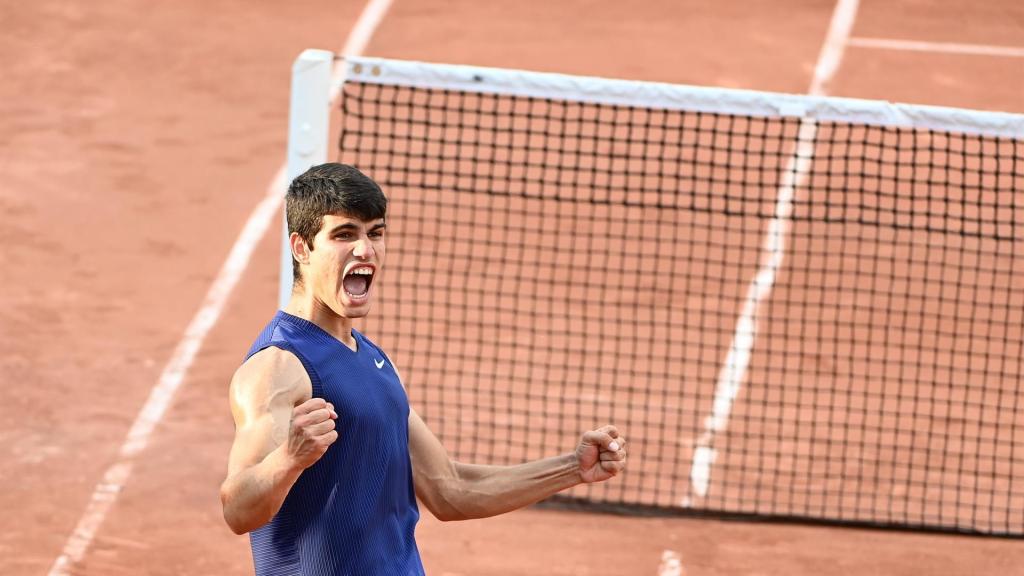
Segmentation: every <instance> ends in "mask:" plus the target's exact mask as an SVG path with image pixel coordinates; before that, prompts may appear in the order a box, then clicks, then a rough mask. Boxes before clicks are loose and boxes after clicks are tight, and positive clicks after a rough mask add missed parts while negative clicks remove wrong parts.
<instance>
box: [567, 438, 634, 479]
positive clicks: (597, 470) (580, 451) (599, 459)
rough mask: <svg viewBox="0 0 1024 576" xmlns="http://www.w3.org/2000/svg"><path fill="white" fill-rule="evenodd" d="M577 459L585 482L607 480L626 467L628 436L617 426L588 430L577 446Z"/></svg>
mask: <svg viewBox="0 0 1024 576" xmlns="http://www.w3.org/2000/svg"><path fill="white" fill-rule="evenodd" d="M576 461H577V462H578V463H579V467H580V479H582V480H583V481H584V482H588V483H589V482H602V481H604V480H607V479H609V478H611V477H612V476H615V475H616V474H618V473H619V472H622V470H623V469H624V468H625V467H626V438H625V437H623V436H621V435H619V431H618V430H617V429H616V428H615V426H602V427H600V428H598V429H597V430H592V431H590V432H587V433H585V434H583V439H582V440H580V444H579V446H577V447H576Z"/></svg>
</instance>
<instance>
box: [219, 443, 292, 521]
mask: <svg viewBox="0 0 1024 576" xmlns="http://www.w3.org/2000/svg"><path fill="white" fill-rule="evenodd" d="M301 473H302V470H296V469H295V467H294V466H293V465H291V464H290V463H289V462H287V461H286V458H285V456H284V451H283V450H282V449H281V448H278V449H277V450H274V451H273V452H271V453H270V454H268V455H267V456H266V458H264V459H263V460H262V461H261V462H260V463H258V464H256V465H254V466H250V467H249V468H246V469H244V470H242V471H240V472H238V473H237V474H234V475H233V476H231V477H229V478H228V479H227V480H225V481H224V483H223V484H222V485H221V492H220V498H221V504H222V505H223V508H224V520H225V521H226V522H227V523H228V526H230V527H231V530H233V531H234V532H235V533H236V534H245V533H246V532H249V531H252V530H255V529H257V528H259V527H260V526H263V525H264V524H266V523H267V522H269V521H270V519H271V518H273V517H274V515H275V514H277V511H278V510H280V509H281V505H282V504H283V503H284V499H285V497H286V496H288V491H289V490H291V487H292V486H293V485H294V484H295V481H296V480H298V478H299V475H300V474H301Z"/></svg>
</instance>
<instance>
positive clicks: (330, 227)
mask: <svg viewBox="0 0 1024 576" xmlns="http://www.w3.org/2000/svg"><path fill="white" fill-rule="evenodd" d="M384 229H385V224H384V219H383V218H380V219H377V220H371V221H363V220H360V219H359V218H355V217H352V216H348V215H345V214H337V215H334V214H328V215H326V216H324V219H323V225H322V226H321V228H320V231H319V232H317V234H316V236H315V237H314V239H313V251H312V252H310V253H309V265H308V267H307V268H306V269H305V270H303V276H304V277H305V278H308V281H309V282H310V283H311V284H312V288H313V294H314V295H315V296H316V299H317V300H319V301H320V302H322V303H323V304H324V305H326V306H327V307H328V308H330V309H331V310H332V311H334V313H335V314H338V315H339V316H346V317H348V318H361V317H363V316H366V314H367V313H369V311H370V302H371V300H372V298H373V287H374V284H376V279H377V277H378V275H379V274H380V269H381V266H383V264H384Z"/></svg>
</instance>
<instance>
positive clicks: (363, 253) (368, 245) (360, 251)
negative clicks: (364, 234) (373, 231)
mask: <svg viewBox="0 0 1024 576" xmlns="http://www.w3.org/2000/svg"><path fill="white" fill-rule="evenodd" d="M352 255H353V256H355V257H356V258H359V259H360V260H369V259H370V258H373V255H374V251H373V243H372V242H370V239H369V238H361V239H359V241H358V242H356V246H355V248H353V249H352Z"/></svg>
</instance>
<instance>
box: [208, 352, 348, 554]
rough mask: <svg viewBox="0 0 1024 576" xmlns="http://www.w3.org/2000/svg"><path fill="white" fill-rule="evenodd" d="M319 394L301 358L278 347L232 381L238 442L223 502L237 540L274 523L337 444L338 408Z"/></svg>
mask: <svg viewBox="0 0 1024 576" xmlns="http://www.w3.org/2000/svg"><path fill="white" fill-rule="evenodd" d="M312 393H313V388H312V384H311V383H310V380H309V376H308V375H307V374H306V371H305V369H304V368H303V367H302V364H301V363H300V362H299V359H298V358H296V357H295V355H293V354H291V353H289V352H286V351H283V350H280V349H278V348H267V349H266V350H263V351H261V352H259V353H257V354H254V355H253V356H252V357H251V358H250V359H249V360H248V361H246V363H245V364H243V365H242V366H241V367H240V368H239V369H238V371H237V372H236V373H235V376H234V378H232V380H231V389H230V400H231V414H232V416H233V417H234V420H235V440H234V442H233V444H232V445H231V454H230V456H229V458H228V476H227V479H226V480H224V483H223V484H221V489H220V498H221V504H222V505H223V511H224V520H225V521H226V522H227V524H228V526H230V527H231V529H232V530H233V531H234V532H235V533H236V534H244V533H246V532H249V531H250V530H255V529H256V528H259V527H260V526H262V525H264V524H266V523H267V522H269V521H270V519H271V518H273V517H274V514H277V511H278V510H280V508H281V504H283V503H284V499H285V497H286V496H287V495H288V491H289V490H291V487H292V485H294V484H295V481H296V480H298V478H299V475H300V474H301V473H302V471H303V470H305V469H306V468H307V467H308V466H311V465H312V464H313V463H314V462H316V461H317V460H319V459H320V457H321V456H322V455H323V454H324V452H326V450H327V448H328V447H329V446H330V445H331V444H332V443H333V442H334V441H335V440H336V439H337V432H336V431H335V430H334V419H335V418H337V414H336V413H335V412H334V407H333V406H331V405H330V404H329V403H327V402H326V401H324V400H323V399H320V398H311V396H312Z"/></svg>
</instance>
